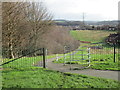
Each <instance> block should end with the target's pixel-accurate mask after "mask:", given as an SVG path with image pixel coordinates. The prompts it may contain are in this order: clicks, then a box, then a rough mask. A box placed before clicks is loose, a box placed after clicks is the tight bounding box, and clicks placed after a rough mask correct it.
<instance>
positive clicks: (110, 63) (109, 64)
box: [54, 48, 120, 70]
mask: <svg viewBox="0 0 120 90" xmlns="http://www.w3.org/2000/svg"><path fill="white" fill-rule="evenodd" d="M110 51H111V49H108V48H107V49H106V48H105V49H102V50H101V49H100V50H91V51H90V53H91V54H90V57H91V58H90V65H91V66H90V67H89V68H93V69H100V70H120V68H119V67H118V64H120V61H119V60H118V59H119V54H118V53H116V62H115V63H114V55H113V53H112V52H110ZM80 54H82V51H78V52H77V53H75V55H70V54H66V59H65V57H62V58H60V59H59V60H58V61H54V62H55V63H64V62H65V61H66V63H67V64H70V62H71V63H72V64H80V65H84V64H87V62H88V61H89V60H88V56H83V58H84V59H85V60H81V59H82V56H80ZM83 54H87V51H84V52H83ZM71 60H79V61H71Z"/></svg>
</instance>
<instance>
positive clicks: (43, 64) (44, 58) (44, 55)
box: [43, 48, 46, 68]
mask: <svg viewBox="0 0 120 90" xmlns="http://www.w3.org/2000/svg"><path fill="white" fill-rule="evenodd" d="M43 68H46V67H45V48H43Z"/></svg>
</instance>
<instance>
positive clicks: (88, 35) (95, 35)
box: [70, 30, 116, 43]
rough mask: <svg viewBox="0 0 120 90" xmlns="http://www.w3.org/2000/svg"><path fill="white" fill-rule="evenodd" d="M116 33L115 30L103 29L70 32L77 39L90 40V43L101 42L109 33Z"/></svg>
mask: <svg viewBox="0 0 120 90" xmlns="http://www.w3.org/2000/svg"><path fill="white" fill-rule="evenodd" d="M112 33H116V32H115V31H104V30H80V31H71V32H70V34H71V35H72V36H73V37H74V38H75V39H77V40H81V41H90V42H92V43H96V42H103V40H104V39H105V38H106V37H107V36H109V34H112Z"/></svg>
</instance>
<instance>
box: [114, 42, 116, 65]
mask: <svg viewBox="0 0 120 90" xmlns="http://www.w3.org/2000/svg"><path fill="white" fill-rule="evenodd" d="M113 44H114V63H115V61H116V60H115V43H113Z"/></svg>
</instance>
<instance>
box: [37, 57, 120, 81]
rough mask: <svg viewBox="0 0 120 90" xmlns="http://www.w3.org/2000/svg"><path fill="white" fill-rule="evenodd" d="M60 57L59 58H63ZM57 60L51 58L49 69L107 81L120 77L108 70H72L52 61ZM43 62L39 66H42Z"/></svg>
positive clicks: (48, 64) (48, 61) (48, 62)
mask: <svg viewBox="0 0 120 90" xmlns="http://www.w3.org/2000/svg"><path fill="white" fill-rule="evenodd" d="M61 57H62V56H60V57H59V58H61ZM55 59H56V58H51V59H48V60H47V65H46V66H47V68H48V69H51V70H56V71H60V72H70V73H78V74H83V75H89V76H95V77H102V78H107V79H113V80H119V81H120V79H118V73H119V75H120V71H108V70H95V69H84V70H70V65H63V64H58V63H53V62H52V61H53V60H55ZM40 65H41V62H39V63H38V64H37V66H40Z"/></svg>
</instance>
